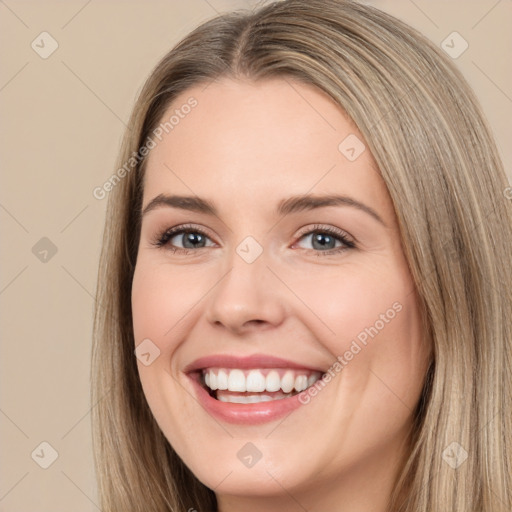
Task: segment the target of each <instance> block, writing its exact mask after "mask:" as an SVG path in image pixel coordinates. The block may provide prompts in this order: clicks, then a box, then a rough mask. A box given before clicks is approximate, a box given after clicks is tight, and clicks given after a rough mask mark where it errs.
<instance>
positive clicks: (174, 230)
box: [151, 223, 356, 256]
mask: <svg viewBox="0 0 512 512" xmlns="http://www.w3.org/2000/svg"><path fill="white" fill-rule="evenodd" d="M186 232H195V233H200V234H201V235H204V236H205V237H207V238H208V239H209V240H211V241H212V242H213V243H215V244H216V243H217V242H215V237H212V236H211V234H210V232H209V230H208V228H205V227H203V226H201V225H198V224H192V223H187V224H178V225H176V226H173V227H171V228H168V229H165V230H163V231H159V232H158V233H157V235H156V236H155V238H154V239H153V240H152V242H151V243H152V245H154V246H156V247H158V248H167V249H169V250H171V251H173V253H180V254H189V253H190V252H198V251H199V250H200V249H206V248H208V247H198V248H195V249H194V248H183V247H174V246H169V240H170V239H172V238H174V237H175V236H178V235H181V234H184V233H186ZM315 232H320V233H327V234H329V235H332V236H333V237H334V238H336V239H338V241H339V242H340V243H341V244H342V246H341V247H337V248H334V249H328V250H325V251H317V250H315V249H303V250H305V251H306V252H312V253H314V254H316V255H317V256H320V255H325V256H329V255H335V254H339V253H341V252H342V251H344V250H346V249H351V248H355V247H356V241H355V238H354V237H353V236H351V235H350V234H349V233H347V232H346V231H345V230H343V229H341V228H338V227H334V226H330V225H322V224H314V225H308V226H304V227H302V228H301V229H300V230H299V232H298V234H297V235H296V236H295V238H296V240H295V242H294V243H293V244H292V247H294V246H295V245H296V244H297V243H298V242H299V241H300V239H301V238H303V237H304V236H305V235H312V234H314V233H315ZM164 238H166V240H165V241H164ZM210 248H211V246H210Z"/></svg>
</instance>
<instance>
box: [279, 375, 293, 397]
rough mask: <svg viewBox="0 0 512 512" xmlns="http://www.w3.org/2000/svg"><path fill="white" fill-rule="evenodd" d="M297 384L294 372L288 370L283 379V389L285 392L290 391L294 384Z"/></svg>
mask: <svg viewBox="0 0 512 512" xmlns="http://www.w3.org/2000/svg"><path fill="white" fill-rule="evenodd" d="M294 385H295V377H294V376H293V372H290V371H288V372H286V373H285V374H284V376H283V378H282V379H281V389H282V390H283V392H284V393H289V392H290V391H291V390H292V389H293V386H294Z"/></svg>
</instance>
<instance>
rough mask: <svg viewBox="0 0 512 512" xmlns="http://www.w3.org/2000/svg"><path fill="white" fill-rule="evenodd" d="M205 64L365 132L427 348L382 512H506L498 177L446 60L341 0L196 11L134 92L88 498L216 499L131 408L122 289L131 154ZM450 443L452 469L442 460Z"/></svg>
mask: <svg viewBox="0 0 512 512" xmlns="http://www.w3.org/2000/svg"><path fill="white" fill-rule="evenodd" d="M221 76H231V77H234V78H237V77H248V78H250V79H252V80H261V79H266V78H270V77H284V78H287V77H290V78H294V79H296V80H300V81H302V82H305V83H308V84H313V85H314V86H316V87H318V88H319V89H321V90H323V91H325V92H326V93H327V94H328V95H330V96H331V97H332V98H333V99H334V100H335V101H336V102H337V103H338V104H339V105H340V106H341V107H342V108H343V109H344V110H345V111H346V113H347V114H348V115H349V116H350V117H351V118H352V120H353V121H354V122H355V124H356V125H357V127H358V128H359V130H360V132H361V133H362V134H363V136H364V137H365V139H366V141H367V144H368V146H369V149H370V150H371V153H372V155H373V157H374V159H375V161H376V162H377V164H378V166H379V169H380V172H381V175H382V177H383V179H384V181H385V183H386V185H387V188H388V191H389V194H390V196H391V199H392V201H393V204H394V207H395V211H396V215H397V218H398V223H399V227H400V234H401V237H402V243H403V249H404V253H405V256H406V258H407V261H408V264H409V266H410V269H411V273H412V276H413V278H414V281H415V284H416V288H417V290H418V293H419V296H420V297H421V299H422V307H423V309H424V311H423V313H424V317H425V318H426V319H427V324H428V325H427V327H426V332H427V334H428V336H429V339H430V340H431V343H432V347H433V361H432V365H431V368H430V371H429V373H428V376H427V378H426V380H425V386H424V393H423V396H422V398H421V401H420V403H419V404H418V407H417V411H416V418H415V419H416V423H415V425H416V428H415V430H414V432H413V435H412V439H411V446H412V449H411V453H410V456H409V458H408V460H407V461H406V463H405V465H404V468H403V471H402V474H401V476H400V478H399V479H398V480H397V482H396V486H395V491H394V493H393V496H392V499H391V502H390V506H389V510H390V511H393V512H397V511H401V512H445V511H446V510H451V511H455V512H469V511H472V512H473V511H479V512H500V511H503V512H505V511H510V510H512V476H511V473H512V469H511V464H512V438H511V436H512V428H511V427H512V425H511V421H512V414H511V407H512V400H511V389H512V383H511V379H512V372H511V368H512V348H511V343H512V328H511V320H512V265H511V261H510V248H511V245H512V244H511V242H512V228H511V226H512V201H510V200H507V198H506V194H505V190H506V189H507V186H508V183H507V180H506V176H505V173H504V171H503V167H502V164H501V162H500V158H499V156H498V152H497V149H496V147H495V144H494V142H493V139H492V136H491V135H490V130H489V128H488V126H487V124H486V121H485V119H484V116H483V114H482V113H481V111H480V108H479V106H478V102H477V100H476V99H475V97H474V95H473V93H472V91H471V90H470V88H469V87H468V85H467V84H466V81H465V80H464V78H463V77H462V75H461V73H460V72H458V71H457V69H456V68H455V66H454V65H453V64H452V62H450V60H449V59H448V57H446V56H445V55H443V53H442V52H441V51H440V50H439V49H437V48H436V47H435V46H434V45H433V44H432V43H430V42H429V41H428V40H427V39H426V38H425V37H423V36H422V35H420V34H419V33H417V32H416V31H415V30H413V29H411V28H410V27H408V26H407V25H405V24H404V23H402V22H400V21H398V20H397V19H395V18H393V17H392V16H390V15H388V14H386V13H383V12H381V11H379V10H377V9H375V8H372V7H370V6H365V5H360V4H357V3H355V2H353V1H348V0H286V1H283V2H276V3H273V4H269V5H266V6H263V7H260V8H259V9H258V10H256V11H255V12H248V11H245V12H243V11H239V12H234V13H228V14H225V15H222V16H219V17H217V18H215V19H213V20H211V21H209V22H207V23H204V24H203V25H201V26H200V27H199V28H197V29H196V30H194V31H193V32H192V33H191V34H189V35H188V36H187V37H186V38H185V39H183V40H182V41H181V42H180V43H179V44H178V45H177V46H176V47H175V48H174V49H173V50H171V51H170V52H169V53H168V54H167V55H165V57H164V58H163V59H162V60H161V61H160V62H159V64H158V65H157V66H156V68H155V69H154V71H153V72H152V73H151V76H150V77H149V79H148V80H147V82H146V84H145V86H144V88H143V89H142V91H141V93H140V95H139V97H138V99H137V102H136V104H135V108H134V110H133V113H132V116H131V120H130V122H129V129H128V130H127V131H126V134H125V137H124V140H123V145H122V148H121V151H120V155H119V160H118V165H117V168H121V167H122V166H123V165H125V164H126V162H128V161H129V160H130V158H133V155H134V154H137V158H136V163H135V164H134V163H133V161H132V165H133V169H130V168H128V172H126V166H125V172H124V173H119V175H118V177H119V176H121V178H120V179H118V180H117V181H116V182H115V183H114V185H115V186H112V187H111V188H112V190H111V192H110V194H109V199H108V207H107V216H106V224H105V231H104V238H103V247H102V252H101V258H100V265H99V273H98V282H97V302H96V311H95V322H94V346H93V364H92V403H93V405H94V407H93V410H92V412H93V441H94V449H95V465H96V472H97V478H98V485H99V495H100V499H101V507H102V510H103V511H104V512H121V511H122V512H136V511H140V512H142V511H144V512H151V511H152V512H162V511H164V510H173V511H187V510H189V509H190V508H194V509H197V510H199V511H205V512H209V511H215V510H217V505H216V498H215V495H214V493H213V492H212V491H211V490H210V489H208V488H207V487H205V486H204V485H203V484H202V483H201V482H199V481H198V480H197V479H196V477H195V476H194V475H193V474H192V473H191V472H190V471H189V469H188V468H187V467H186V466H185V464H184V463H183V462H182V461H181V460H180V458H179V457H178V456H177V455H176V453H175V452H174V450H173V449H172V447H171V446H170V445H169V443H168V442H167V440H166V439H165V437H164V435H163V434H162V432H161V431H160V429H159V428H158V426H157V425H156V422H155V420H154V419H153V416H152V414H151V411H150V409H149V407H148V405H147V403H146V400H145V397H144V394H143V392H142V388H141V385H140V381H139V378H138V372H137V365H136V360H135V356H134V339H133V331H132V316H131V303H130V296H131V282H132V276H133V271H134V267H135V263H136V256H137V246H138V241H139V232H140V217H139V215H140V207H141V199H142V193H143V190H142V176H143V173H144V162H145V159H144V158H143V157H141V155H140V153H138V152H139V149H140V148H141V147H142V146H143V145H144V144H145V141H146V140H147V139H148V137H149V135H150V134H151V132H152V130H153V129H154V128H155V127H156V126H157V124H158V123H159V122H160V119H161V117H162V115H163V113H164V112H165V111H166V109H167V108H168V106H169V104H170V103H171V102H172V101H173V99H174V98H175V97H176V96H177V95H178V94H180V93H182V92H184V91H186V90H187V88H189V87H190V86H192V85H197V84H199V83H206V82H208V81H211V80H213V79H215V78H217V77H221ZM332 442H335V440H332ZM454 443H457V444H454ZM462 450H464V451H462ZM465 453H467V459H466V460H465V461H464V462H463V463H462V464H460V465H459V466H458V467H455V466H456V465H455V464H453V463H451V460H454V457H455V459H459V462H460V460H462V459H463V457H462V455H464V454H465Z"/></svg>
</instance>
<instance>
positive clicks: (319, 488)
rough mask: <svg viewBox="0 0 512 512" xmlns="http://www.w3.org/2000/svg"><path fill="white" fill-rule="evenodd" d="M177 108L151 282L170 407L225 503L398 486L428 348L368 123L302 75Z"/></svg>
mask: <svg viewBox="0 0 512 512" xmlns="http://www.w3.org/2000/svg"><path fill="white" fill-rule="evenodd" d="M191 98H193V99H191ZM186 105H189V107H186ZM191 105H192V106H191ZM171 116H174V117H173V118H172V120H171V121H170V119H171ZM165 122H168V124H167V125H166V126H163V129H162V127H161V128H160V130H159V131H158V132H156V133H157V134H158V136H155V137H153V139H154V142H156V146H155V147H154V148H153V149H151V151H150V154H149V155H148V161H147V169H146V174H145V183H144V196H143V207H142V209H143V211H144V214H143V217H142V228H141V237H140V245H139V249H138V256H137V265H136V268H135V275H134V279H133V290H132V307H133V328H134V335H135V343H136V346H137V347H138V348H137V351H136V353H137V357H138V368H139V374H140V379H141V382H142V386H143V388H144V392H145V395H146V398H147V401H148V403H149V406H150V408H151V410H152V412H153V414H154V416H155V419H156V421H157V422H158V424H159V426H160V428H161V429H162V431H163V433H164V434H165V436H166V437H167V439H168V440H169V442H170V443H171V445H172V446H173V448H174V449H175V450H176V452H177V453H178V454H179V455H180V457H181V458H182V459H183V461H184V462H185V464H186V465H187V466H188V467H189V468H190V469H191V470H192V472H193V473H194V474H195V475H196V476H197V477H198V478H199V480H201V481H202V482H203V483H204V484H205V485H207V486H208V487H210V488H211V489H213V490H214V491H215V492H216V493H217V495H218V497H219V500H220V502H221V503H223V502H224V503H225V504H228V503H235V502H236V500H237V497H242V496H244V497H252V498H253V499H256V497H257V496H259V497H264V496H265V497H269V496H273V497H274V498H276V499H277V498H278V497H279V496H282V497H283V499H285V500H291V498H290V495H291V496H293V497H294V498H293V499H294V500H297V501H298V502H300V503H301V504H302V505H303V506H304V507H312V506H313V505H315V504H318V503H319V500H320V501H321V500H322V499H323V500H324V502H325V500H327V499H328V498H327V496H331V497H332V496H333V494H332V492H341V490H342V489H345V490H347V489H349V488H350V489H353V491H354V492H357V493H358V494H359V499H361V496H362V495H361V492H364V495H363V498H364V500H367V502H368V503H377V502H379V503H380V502H382V499H383V498H382V495H385V494H386V492H387V491H388V490H389V489H390V485H391V482H392V479H393V478H394V476H395V475H396V468H397V465H398V464H399V461H400V458H401V457H402V456H403V453H404V449H405V439H406V436H407V433H408V431H409V428H410V426H411V422H412V418H413V410H414V408H415V405H416V404H417V402H418V400H419V397H420V394H421V389H422V384H423V380H424V375H425V371H426V368H427V359H428V348H427V347H426V346H425V345H424V344H423V343H422V341H421V340H422V332H421V323H420V315H419V309H418V301H417V295H416V293H415V288H414V284H413V282H412V280H411V276H410V274H409V271H408V266H407V263H406V260H405V258H404V254H403V251H402V247H401V243H400V239H399V232H398V228H397V223H396V218H395V214H394V211H393V208H392V204H391V200H390V197H389V195H388V192H387V189H386V186H385V184H384V182H383V181H382V179H381V177H380V175H379V172H378V170H377V169H376V165H375V163H374V162H373V160H372V157H371V154H370V151H369V150H368V149H367V148H365V147H364V145H366V142H365V141H364V140H363V137H362V135H361V134H360V133H359V132H358V130H357V129H356V128H355V126H354V125H353V123H351V122H350V121H349V120H348V119H347V117H346V116H345V115H344V114H343V111H342V110H341V109H340V108H339V107H337V105H336V104H335V103H334V102H333V101H332V100H330V99H329V98H328V97H327V96H326V95H324V94H323V93H322V92H321V91H319V90H318V89H315V88H313V87H311V86H308V85H304V84H301V83H298V82H296V81H290V80H285V79H273V80H268V81H263V82H260V83H253V82H249V81H233V80H229V79H223V80H221V81H217V82H214V83H211V84H210V85H208V86H205V85H201V86H198V87H194V88H190V89H189V90H187V91H186V92H185V93H183V94H182V95H181V96H179V97H178V98H177V99H176V100H175V101H174V103H173V104H172V107H171V108H169V109H168V111H167V112H166V113H165V115H164V116H163V117H162V123H165ZM162 133H163V135H162ZM159 139H161V140H159ZM363 144H364V145H363ZM180 198H181V199H180ZM171 228H173V229H175V231H174V232H169V230H170V229H171ZM183 230H185V232H184V231H183ZM139 345H140V346H139ZM322 373H325V374H326V376H324V378H323V379H320V380H318V381H317V382H316V383H314V380H315V379H316V378H318V377H320V376H321V375H322ZM205 379H206V381H207V383H208V384H209V386H210V388H215V387H220V389H217V390H212V389H210V388H208V387H207V386H206V384H205ZM308 385H309V386H310V387H309V388H308V389H305V390H304V389H303V388H304V387H305V386H308ZM226 386H228V389H226ZM223 388H224V389H223ZM244 389H245V390H246V391H243V390H244ZM247 389H249V391H247ZM297 389H298V390H302V391H301V393H300V394H297ZM262 390H263V391H262ZM240 402H244V403H240ZM369 482H372V485H371V486H370V489H368V483H369ZM334 489H337V491H334ZM363 489H365V490H364V491H362V490H363ZM329 493H331V494H329ZM320 496H321V497H322V498H321V497H320ZM346 496H347V494H345V497H346ZM379 496H380V498H379ZM379 500H380V501H379ZM346 503H347V502H346ZM375 510H377V509H376V508H375Z"/></svg>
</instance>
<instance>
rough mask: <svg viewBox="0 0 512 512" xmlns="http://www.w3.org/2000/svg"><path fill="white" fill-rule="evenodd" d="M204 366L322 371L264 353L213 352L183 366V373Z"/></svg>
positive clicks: (200, 368) (321, 370)
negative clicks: (247, 354)
mask: <svg viewBox="0 0 512 512" xmlns="http://www.w3.org/2000/svg"><path fill="white" fill-rule="evenodd" d="M204 368H240V369H249V368H295V369H305V370H314V371H319V372H322V373H323V372H324V370H323V369H321V368H317V367H314V366H309V365H306V364H301V363H297V362H295V361H290V360H288V359H283V358H281V357H275V356H270V355H266V354H252V355H250V356H234V355H233V354H215V355H211V356H205V357H200V358H199V359H196V360H195V361H193V362H192V363H190V364H188V365H187V366H186V367H185V368H184V370H183V371H184V372H185V373H191V372H195V371H198V370H202V369H204Z"/></svg>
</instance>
